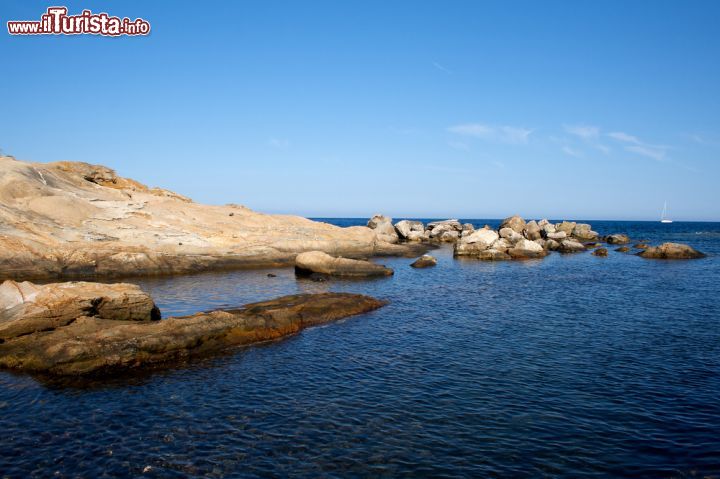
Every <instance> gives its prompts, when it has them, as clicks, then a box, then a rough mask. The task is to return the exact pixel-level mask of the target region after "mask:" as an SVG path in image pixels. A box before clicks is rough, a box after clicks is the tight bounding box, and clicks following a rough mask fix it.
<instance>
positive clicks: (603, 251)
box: [592, 248, 608, 256]
mask: <svg viewBox="0 0 720 479" xmlns="http://www.w3.org/2000/svg"><path fill="white" fill-rule="evenodd" d="M592 254H593V256H607V255H608V250H607V248H598V249H596V250H595V251H593V252H592Z"/></svg>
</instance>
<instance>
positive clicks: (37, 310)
mask: <svg viewBox="0 0 720 479" xmlns="http://www.w3.org/2000/svg"><path fill="white" fill-rule="evenodd" d="M80 316H89V317H101V318H105V319H110V320H123V321H150V320H155V319H160V310H159V309H158V308H157V307H156V306H155V303H154V302H153V300H152V298H150V296H149V295H148V294H147V293H145V292H143V291H142V290H141V289H140V288H139V287H138V286H137V285H134V284H128V283H116V284H100V283H86V282H69V283H51V284H45V285H33V284H32V283H28V282H24V283H16V282H15V281H10V280H8V281H5V282H4V283H3V284H2V285H1V286H0V341H2V340H5V339H8V338H13V337H17V336H21V335H25V334H31V333H35V332H38V331H47V330H51V329H55V328H58V327H60V326H65V325H67V324H69V323H71V322H72V321H75V320H76V319H77V318H79V317H80Z"/></svg>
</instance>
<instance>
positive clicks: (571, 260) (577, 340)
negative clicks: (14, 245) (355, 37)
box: [0, 219, 720, 478]
mask: <svg viewBox="0 0 720 479" xmlns="http://www.w3.org/2000/svg"><path fill="white" fill-rule="evenodd" d="M326 221H328V222H332V223H335V224H339V225H351V224H364V223H365V221H366V220H354V219H347V220H338V219H332V220H326ZM425 221H427V220H425ZM463 221H468V220H463ZM470 222H472V223H474V224H476V226H482V225H483V224H485V223H488V224H491V225H493V226H496V225H497V224H498V221H497V220H471V221H470ZM591 223H592V225H593V228H594V229H595V230H597V231H599V232H600V233H601V234H608V233H616V232H625V233H628V234H630V235H631V237H633V238H634V239H636V240H649V241H651V242H653V243H659V242H664V241H676V242H683V243H688V244H690V245H692V246H694V247H696V248H697V249H699V250H701V251H703V252H705V253H707V254H708V257H707V258H705V259H700V260H689V261H658V260H646V259H643V258H640V257H637V256H634V255H630V254H622V253H617V252H615V251H614V250H613V248H611V249H610V255H609V256H608V257H607V258H602V257H595V256H591V255H590V254H589V253H582V254H577V255H566V256H562V255H560V254H551V255H550V256H549V257H547V258H545V259H543V260H534V261H523V262H495V263H492V262H479V261H475V260H472V259H464V260H455V259H453V257H452V249H451V248H450V247H449V246H443V247H441V248H440V249H437V250H435V251H433V252H432V253H431V254H433V255H435V256H436V257H437V258H438V260H439V262H438V265H437V267H435V268H431V269H424V270H415V269H413V268H410V267H409V264H410V263H411V261H412V259H408V258H380V259H378V260H377V261H378V262H381V263H384V264H387V265H388V266H391V267H392V268H394V269H395V275H394V276H392V277H389V278H382V279H375V280H369V281H357V280H355V281H349V280H331V281H329V282H325V283H317V282H312V281H310V280H306V279H302V280H298V279H296V278H295V276H294V274H293V270H292V269H290V268H286V269H276V270H256V271H239V272H229V273H217V274H203V275H198V276H186V277H174V278H156V279H142V280H138V281H137V282H138V283H139V284H140V285H141V286H142V287H143V288H145V289H146V290H147V291H149V292H150V293H151V294H152V295H153V296H154V298H155V300H156V301H157V303H158V304H159V306H160V307H161V309H162V311H163V314H164V315H165V316H170V315H177V314H188V313H192V312H196V311H202V310H208V309H214V308H222V307H228V306H239V305H242V304H245V303H248V302H252V301H257V300H263V299H268V298H273V297H277V296H280V295H285V294H292V293H298V292H321V291H352V292H358V293H365V294H369V295H372V296H375V297H378V298H383V299H387V300H389V301H390V304H389V305H388V306H386V307H384V308H382V309H380V310H378V311H375V312H373V313H370V314H365V315H361V316H357V317H353V318H349V319H346V320H344V321H341V322H338V323H333V324H329V325H325V326H322V327H318V328H314V329H309V330H305V331H303V332H302V333H300V334H298V335H296V336H293V337H290V338H287V339H284V340H280V341H277V342H272V343H267V344H264V345H262V346H255V347H248V348H243V349H238V350H236V351H235V353H234V354H228V355H225V356H222V357H219V358H212V359H207V360H202V361H198V362H193V363H191V364H189V365H185V366H184V367H178V368H175V369H170V370H165V371H158V372H153V373H150V374H141V375H137V376H131V377H123V378H120V379H115V380H107V381H95V382H92V383H85V382H80V383H71V384H67V383H60V382H57V383H54V382H42V381H39V380H36V379H33V378H31V377H28V376H23V375H15V374H10V373H7V372H0V477H5V476H7V477H22V478H25V477H43V478H45V477H51V476H52V477H88V478H99V477H118V476H120V477H136V476H142V477H305V478H316V477H413V478H414V477H502V478H505V477H528V478H536V477H568V478H570V477H572V478H577V477H593V478H605V477H607V478H610V477H612V478H615V477H647V478H665V477H667V478H670V477H673V478H674V477H678V478H694V477H698V478H700V477H707V476H711V477H718V476H720V223H680V222H676V223H673V224H669V225H668V224H661V223H659V222H647V223H643V222H607V221H606V222H598V221H595V222H591ZM268 272H273V273H275V274H276V275H277V277H274V278H273V277H268V276H267V273H268Z"/></svg>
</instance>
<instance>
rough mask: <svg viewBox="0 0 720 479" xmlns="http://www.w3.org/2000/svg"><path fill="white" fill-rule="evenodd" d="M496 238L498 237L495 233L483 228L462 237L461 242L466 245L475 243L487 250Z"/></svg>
mask: <svg viewBox="0 0 720 479" xmlns="http://www.w3.org/2000/svg"><path fill="white" fill-rule="evenodd" d="M498 238H499V236H498V234H497V233H496V232H495V231H493V230H487V229H485V228H483V229H479V230H477V231H475V232H473V233H472V234H470V235H468V236H465V237H463V238H462V240H461V241H462V242H463V243H466V244H473V243H477V244H479V245H482V246H485V248H489V247H490V245H491V244H493V243H494V242H495V241H496V240H497V239H498Z"/></svg>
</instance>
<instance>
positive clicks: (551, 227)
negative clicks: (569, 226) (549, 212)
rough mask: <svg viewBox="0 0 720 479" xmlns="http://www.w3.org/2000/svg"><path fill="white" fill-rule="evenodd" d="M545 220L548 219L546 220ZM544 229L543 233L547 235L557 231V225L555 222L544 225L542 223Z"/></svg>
mask: <svg viewBox="0 0 720 479" xmlns="http://www.w3.org/2000/svg"><path fill="white" fill-rule="evenodd" d="M545 221H547V220H545ZM538 224H539V223H538ZM542 231H543V234H545V235H546V236H547V235H549V234H551V233H555V232H556V231H557V230H556V229H555V225H554V224H552V223H545V224H544V225H542ZM566 234H567V233H566Z"/></svg>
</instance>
